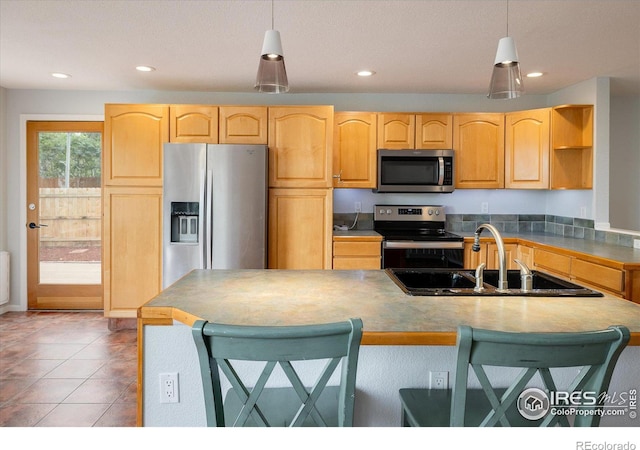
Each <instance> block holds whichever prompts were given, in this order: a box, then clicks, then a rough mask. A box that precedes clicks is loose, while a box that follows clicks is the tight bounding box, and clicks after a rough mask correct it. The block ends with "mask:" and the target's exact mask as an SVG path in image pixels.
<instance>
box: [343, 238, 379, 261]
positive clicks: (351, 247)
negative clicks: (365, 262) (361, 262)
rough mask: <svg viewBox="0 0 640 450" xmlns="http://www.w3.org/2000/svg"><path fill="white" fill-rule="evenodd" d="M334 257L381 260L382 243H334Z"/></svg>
mask: <svg viewBox="0 0 640 450" xmlns="http://www.w3.org/2000/svg"><path fill="white" fill-rule="evenodd" d="M333 256H376V257H378V258H380V242H334V243H333Z"/></svg>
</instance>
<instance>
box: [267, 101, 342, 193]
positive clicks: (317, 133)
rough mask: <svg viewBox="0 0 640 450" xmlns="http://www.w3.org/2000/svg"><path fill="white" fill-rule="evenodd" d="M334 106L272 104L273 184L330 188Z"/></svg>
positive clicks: (271, 154) (272, 185)
mask: <svg viewBox="0 0 640 450" xmlns="http://www.w3.org/2000/svg"><path fill="white" fill-rule="evenodd" d="M332 138H333V106H278V107H271V108H269V187H310V188H330V187H331V186H332V183H333V179H332V155H331V152H332V147H333V143H332Z"/></svg>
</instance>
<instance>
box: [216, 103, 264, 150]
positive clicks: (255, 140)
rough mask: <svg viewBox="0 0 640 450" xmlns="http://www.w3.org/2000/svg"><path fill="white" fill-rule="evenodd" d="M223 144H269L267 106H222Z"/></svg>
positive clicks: (220, 110) (221, 129) (220, 127)
mask: <svg viewBox="0 0 640 450" xmlns="http://www.w3.org/2000/svg"><path fill="white" fill-rule="evenodd" d="M219 113H220V126H219V141H220V143H221V144H267V129H268V123H267V118H268V114H267V107H266V106H220V108H219Z"/></svg>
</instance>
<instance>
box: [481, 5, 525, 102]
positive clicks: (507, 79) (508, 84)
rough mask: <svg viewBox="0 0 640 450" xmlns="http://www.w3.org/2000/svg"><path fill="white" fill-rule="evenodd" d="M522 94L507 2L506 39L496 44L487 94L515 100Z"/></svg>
mask: <svg viewBox="0 0 640 450" xmlns="http://www.w3.org/2000/svg"><path fill="white" fill-rule="evenodd" d="M523 92H524V85H523V84H522V75H520V60H519V59H518V52H517V50H516V43H515V41H514V40H513V38H512V37H509V0H507V37H503V38H502V39H500V41H499V42H498V51H497V52H496V59H495V61H494V62H493V73H492V74H491V83H490V84H489V94H487V97H489V98H492V99H509V98H517V97H520V96H521V95H522V93H523Z"/></svg>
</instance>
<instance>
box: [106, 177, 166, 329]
mask: <svg viewBox="0 0 640 450" xmlns="http://www.w3.org/2000/svg"><path fill="white" fill-rule="evenodd" d="M103 258H104V261H103V267H104V269H103V270H104V273H103V278H104V280H103V281H104V308H105V316H106V317H110V318H121V317H124V318H126V317H136V315H137V308H138V307H140V306H141V305H142V304H143V303H146V302H147V301H149V300H151V299H152V298H153V297H154V296H156V295H157V294H158V293H159V292H160V291H161V288H162V188H130V187H128V188H125V187H122V188H120V187H114V188H106V189H105V192H104V255H103Z"/></svg>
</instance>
